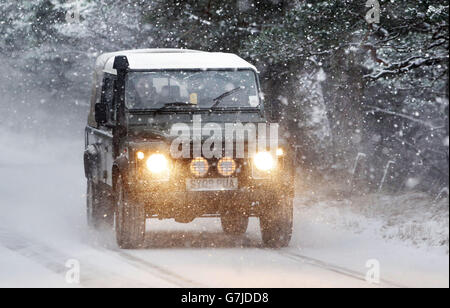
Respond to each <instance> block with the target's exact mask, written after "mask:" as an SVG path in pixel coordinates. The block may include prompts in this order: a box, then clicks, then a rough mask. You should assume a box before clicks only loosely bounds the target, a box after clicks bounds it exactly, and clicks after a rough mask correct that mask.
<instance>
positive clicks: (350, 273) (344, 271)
mask: <svg viewBox="0 0 450 308" xmlns="http://www.w3.org/2000/svg"><path fill="white" fill-rule="evenodd" d="M279 254H280V255H282V256H284V257H286V258H288V259H291V260H293V261H297V262H302V263H304V264H307V265H311V266H314V267H317V268H321V269H323V270H327V271H331V272H334V273H337V274H340V275H344V276H347V277H350V278H354V279H357V280H360V281H364V282H366V277H365V275H364V274H362V273H360V272H357V271H354V270H351V269H348V268H345V267H342V266H338V265H334V264H331V263H328V262H324V261H322V260H319V259H315V258H311V257H308V256H304V255H301V254H296V253H292V252H287V251H280V252H279ZM374 286H379V287H388V288H406V287H405V286H402V285H400V284H397V283H395V282H391V281H388V280H384V279H380V283H379V284H374Z"/></svg>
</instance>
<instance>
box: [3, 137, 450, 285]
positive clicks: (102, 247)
mask: <svg viewBox="0 0 450 308" xmlns="http://www.w3.org/2000/svg"><path fill="white" fill-rule="evenodd" d="M2 141H3V142H5V143H6V142H8V141H10V140H2ZM2 144H3V143H2ZM28 145H29V147H28V146H26V145H25V144H21V145H20V146H13V147H9V149H6V150H4V151H3V154H1V155H0V175H1V178H0V195H1V199H0V209H1V210H2V214H1V216H0V287H380V286H381V287H398V286H406V287H418V286H429V287H431V286H440V287H448V285H449V276H448V269H449V267H448V255H447V254H445V253H440V252H435V251H425V250H419V249H415V248H411V247H407V246H404V245H400V244H398V243H386V242H385V241H384V240H382V239H377V238H374V237H372V236H368V235H367V234H364V233H361V234H354V233H352V232H350V231H348V230H340V229H339V228H334V227H333V226H332V225H327V224H324V223H323V222H320V221H318V220H316V219H315V217H314V215H315V214H314V211H307V212H305V211H303V207H302V206H301V204H297V205H296V210H295V230H294V237H293V240H292V243H291V246H290V247H289V248H286V249H281V250H271V249H264V248H262V246H261V241H260V233H259V228H258V221H257V220H256V219H254V220H251V224H250V227H249V230H248V232H247V234H246V236H245V237H243V238H233V237H229V236H226V235H224V234H223V233H222V231H221V227H220V223H219V221H218V220H216V219H197V220H195V221H194V222H193V223H191V224H186V225H184V224H177V223H175V222H174V221H153V220H151V221H149V222H148V224H147V225H148V226H147V229H148V230H147V231H148V232H147V241H146V244H147V247H146V249H142V250H135V251H121V250H119V249H118V248H117V246H116V244H115V242H114V238H113V235H112V233H111V232H103V233H98V232H92V231H89V230H88V228H87V227H86V225H85V215H84V207H85V203H84V198H85V196H84V192H85V180H84V175H83V169H82V163H81V150H82V144H81V143H79V142H78V143H67V142H61V143H57V145H56V144H54V143H52V144H50V143H44V144H41V145H36V143H34V142H33V141H30V142H29V143H28ZM56 149H57V150H56ZM299 200H300V199H299ZM68 260H76V261H78V262H79V264H80V273H81V280H80V284H79V285H73V284H68V283H67V282H66V279H65V277H66V273H67V271H68V270H69V269H68V268H67V267H66V266H65V265H66V262H67V261H68ZM368 260H377V261H378V262H379V265H380V275H381V282H380V284H369V283H367V282H366V281H365V275H366V272H367V271H368V269H369V268H367V267H366V263H367V261H368Z"/></svg>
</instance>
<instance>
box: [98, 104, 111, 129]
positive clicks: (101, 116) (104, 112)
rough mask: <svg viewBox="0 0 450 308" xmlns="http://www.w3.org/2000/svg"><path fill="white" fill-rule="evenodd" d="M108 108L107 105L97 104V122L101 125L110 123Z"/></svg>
mask: <svg viewBox="0 0 450 308" xmlns="http://www.w3.org/2000/svg"><path fill="white" fill-rule="evenodd" d="M107 108H108V107H107V106H106V104H102V103H97V104H95V122H97V124H99V125H103V124H105V123H106V122H108V109H107Z"/></svg>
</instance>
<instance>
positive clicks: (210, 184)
mask: <svg viewBox="0 0 450 308" xmlns="http://www.w3.org/2000/svg"><path fill="white" fill-rule="evenodd" d="M186 188H187V190H189V191H216V190H236V189H238V179H237V178H217V179H188V180H187V181H186Z"/></svg>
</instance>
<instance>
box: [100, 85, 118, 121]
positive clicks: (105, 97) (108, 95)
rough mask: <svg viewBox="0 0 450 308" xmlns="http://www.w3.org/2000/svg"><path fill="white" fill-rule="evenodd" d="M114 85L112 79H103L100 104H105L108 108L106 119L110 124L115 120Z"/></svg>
mask: <svg viewBox="0 0 450 308" xmlns="http://www.w3.org/2000/svg"><path fill="white" fill-rule="evenodd" d="M114 84H115V81H114V79H113V78H110V77H105V78H104V79H103V86H102V97H101V102H102V104H106V105H107V106H108V119H109V121H110V122H112V121H114V119H115V112H114V110H115V108H114Z"/></svg>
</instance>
